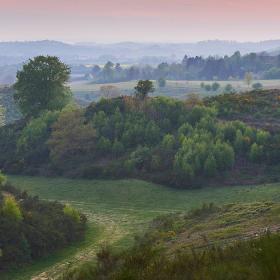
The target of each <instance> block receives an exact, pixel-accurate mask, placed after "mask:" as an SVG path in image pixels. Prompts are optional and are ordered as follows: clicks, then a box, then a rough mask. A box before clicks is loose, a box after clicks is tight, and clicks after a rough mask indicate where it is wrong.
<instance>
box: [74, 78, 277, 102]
mask: <svg viewBox="0 0 280 280" xmlns="http://www.w3.org/2000/svg"><path fill="white" fill-rule="evenodd" d="M217 82H218V83H219V84H220V85H221V90H219V91H217V92H206V91H205V90H203V89H201V87H200V84H201V81H167V83H166V87H165V88H162V89H159V88H156V91H155V92H154V93H153V94H152V95H153V96H156V95H162V96H170V97H174V98H179V99H184V98H186V96H187V94H189V93H198V94H200V95H201V96H202V97H204V96H209V95H216V94H219V93H222V88H224V87H225V86H226V85H227V84H231V85H232V86H233V87H234V88H235V89H236V91H238V92H241V91H247V90H248V87H247V85H246V84H245V83H244V81H242V80H241V81H217ZM254 82H260V83H262V85H263V86H264V88H265V89H276V88H278V89H279V88H280V80H260V81H259V80H258V81H254ZM254 82H253V83H254ZM136 83H137V81H129V82H120V83H111V84H110V85H114V86H116V87H117V88H118V89H119V90H120V92H121V93H122V94H125V95H130V94H132V93H133V92H134V87H135V86H136ZM204 83H205V84H212V83H213V81H205V82H204ZM103 85H104V84H94V83H92V82H87V81H82V82H73V83H71V89H72V91H73V92H74V94H75V96H76V97H77V98H78V99H81V100H84V101H86V102H87V101H96V100H98V99H99V98H100V97H101V93H100V87H101V86H103ZM106 85H108V84H106Z"/></svg>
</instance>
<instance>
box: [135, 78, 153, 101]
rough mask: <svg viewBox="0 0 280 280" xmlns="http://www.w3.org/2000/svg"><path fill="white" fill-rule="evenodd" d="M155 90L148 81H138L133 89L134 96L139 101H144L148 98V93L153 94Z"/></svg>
mask: <svg viewBox="0 0 280 280" xmlns="http://www.w3.org/2000/svg"><path fill="white" fill-rule="evenodd" d="M154 90H155V88H154V85H153V82H152V81H149V80H145V81H143V80H140V81H139V82H138V84H137V86H136V87H135V92H136V96H138V97H139V98H141V99H144V98H145V97H147V96H148V94H149V93H152V92H154Z"/></svg>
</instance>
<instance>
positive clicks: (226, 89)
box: [224, 84, 235, 93]
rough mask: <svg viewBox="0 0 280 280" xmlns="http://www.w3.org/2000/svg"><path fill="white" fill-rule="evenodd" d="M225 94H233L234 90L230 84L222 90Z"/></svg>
mask: <svg viewBox="0 0 280 280" xmlns="http://www.w3.org/2000/svg"><path fill="white" fill-rule="evenodd" d="M224 92H225V93H235V89H234V87H233V86H232V85H231V84H227V85H226V86H225V88H224Z"/></svg>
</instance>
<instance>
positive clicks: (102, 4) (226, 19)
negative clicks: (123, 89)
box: [0, 0, 280, 43]
mask: <svg viewBox="0 0 280 280" xmlns="http://www.w3.org/2000/svg"><path fill="white" fill-rule="evenodd" d="M279 11H280V0H0V41H22V40H44V39H50V40H60V41H65V42H104V43H109V42H119V41H137V42H194V41H201V40H212V39H219V40H237V41H260V40H268V39H280V28H279V25H280V16H279Z"/></svg>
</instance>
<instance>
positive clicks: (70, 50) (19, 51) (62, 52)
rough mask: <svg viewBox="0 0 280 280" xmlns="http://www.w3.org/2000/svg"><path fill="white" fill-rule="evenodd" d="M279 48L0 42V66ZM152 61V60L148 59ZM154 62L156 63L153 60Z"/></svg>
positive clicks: (275, 43) (273, 44)
mask: <svg viewBox="0 0 280 280" xmlns="http://www.w3.org/2000/svg"><path fill="white" fill-rule="evenodd" d="M277 48H280V40H270V41H262V42H235V41H219V40H213V41H201V42H196V43H134V42H121V43H112V44H97V43H80V44H66V43H62V42H57V41H48V40H45V41H32V42H2V43H0V65H7V64H9V65H10V64H16V63H21V62H24V61H25V60H27V59H28V58H30V57H33V56H36V55H40V54H42V55H47V54H49V55H56V56H59V57H61V59H63V60H64V61H65V62H67V63H78V62H87V63H104V62H107V61H108V60H113V61H114V62H117V61H118V62H120V63H136V62H143V63H147V62H146V61H147V60H149V61H151V57H153V58H159V59H160V60H161V61H162V60H167V61H168V60H169V61H176V60H181V59H182V57H183V56H184V55H188V56H196V55H202V56H209V55H219V56H222V55H231V54H233V53H234V52H235V51H237V50H239V51H240V52H241V54H245V53H249V52H263V51H272V50H274V49H277ZM152 61H153V60H152ZM155 62H156V63H157V62H158V61H156V60H155Z"/></svg>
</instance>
